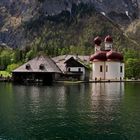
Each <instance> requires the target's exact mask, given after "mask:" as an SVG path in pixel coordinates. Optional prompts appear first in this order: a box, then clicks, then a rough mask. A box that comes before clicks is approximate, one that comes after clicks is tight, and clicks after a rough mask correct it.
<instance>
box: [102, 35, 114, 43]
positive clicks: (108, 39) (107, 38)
mask: <svg viewBox="0 0 140 140" xmlns="http://www.w3.org/2000/svg"><path fill="white" fill-rule="evenodd" d="M104 42H109V43H112V42H113V39H112V37H111V36H110V35H108V36H106V37H105V40H104Z"/></svg>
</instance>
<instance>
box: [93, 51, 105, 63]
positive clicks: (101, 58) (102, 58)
mask: <svg viewBox="0 0 140 140" xmlns="http://www.w3.org/2000/svg"><path fill="white" fill-rule="evenodd" d="M106 60H107V58H106V51H98V52H96V53H95V54H93V55H91V57H90V61H106Z"/></svg>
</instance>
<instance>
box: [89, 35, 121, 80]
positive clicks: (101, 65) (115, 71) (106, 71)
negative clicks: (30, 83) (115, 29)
mask: <svg viewBox="0 0 140 140" xmlns="http://www.w3.org/2000/svg"><path fill="white" fill-rule="evenodd" d="M94 43H95V53H94V54H93V55H91V56H90V61H91V62H92V80H122V79H124V62H123V55H122V54H121V53H119V52H116V51H114V50H113V39H112V37H111V36H110V35H108V36H106V37H105V39H104V43H105V46H104V49H103V50H101V43H102V40H101V38H100V37H96V38H95V39H94Z"/></svg>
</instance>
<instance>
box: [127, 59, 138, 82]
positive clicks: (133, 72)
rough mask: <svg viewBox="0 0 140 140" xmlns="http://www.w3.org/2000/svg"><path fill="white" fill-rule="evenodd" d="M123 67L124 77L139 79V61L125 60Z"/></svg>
mask: <svg viewBox="0 0 140 140" xmlns="http://www.w3.org/2000/svg"><path fill="white" fill-rule="evenodd" d="M125 67H126V69H125V75H126V77H127V78H135V79H138V78H140V59H133V58H129V59H127V61H126V66H125Z"/></svg>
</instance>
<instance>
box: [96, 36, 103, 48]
mask: <svg viewBox="0 0 140 140" xmlns="http://www.w3.org/2000/svg"><path fill="white" fill-rule="evenodd" d="M94 43H95V44H96V45H98V46H99V45H100V44H101V43H102V40H101V38H100V37H99V36H97V37H95V38H94Z"/></svg>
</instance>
